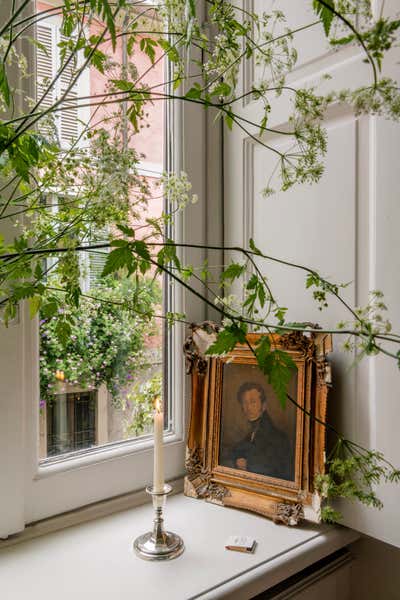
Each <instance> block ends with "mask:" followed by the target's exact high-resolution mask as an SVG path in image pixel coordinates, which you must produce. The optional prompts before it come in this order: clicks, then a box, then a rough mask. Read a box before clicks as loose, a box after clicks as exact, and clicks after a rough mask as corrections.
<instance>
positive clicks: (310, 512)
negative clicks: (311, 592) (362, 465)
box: [185, 321, 332, 525]
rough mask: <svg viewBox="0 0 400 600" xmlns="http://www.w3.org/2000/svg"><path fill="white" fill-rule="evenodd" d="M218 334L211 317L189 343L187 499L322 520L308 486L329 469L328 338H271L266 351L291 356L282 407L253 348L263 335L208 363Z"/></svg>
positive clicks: (287, 519) (286, 518) (290, 520)
mask: <svg viewBox="0 0 400 600" xmlns="http://www.w3.org/2000/svg"><path fill="white" fill-rule="evenodd" d="M216 330H217V327H214V328H213V327H212V324H210V322H208V321H207V322H205V324H204V325H199V326H196V325H194V326H193V333H192V335H191V336H190V337H189V338H188V339H187V341H186V343H185V352H186V357H187V360H188V364H189V366H190V372H191V379H192V397H191V413H190V423H189V430H188V437H187V457H186V473H187V474H186V477H185V494H186V495H187V496H190V497H192V498H202V499H204V500H206V501H207V502H213V503H216V504H220V505H223V506H230V507H237V508H240V509H244V510H250V511H254V512H257V513H259V514H261V515H263V516H266V517H269V518H271V519H273V520H274V521H275V522H277V523H285V524H287V525H295V524H297V523H299V522H300V521H301V520H302V519H308V520H310V521H316V522H318V520H319V518H320V516H319V515H320V510H319V505H320V504H319V503H320V499H319V497H318V495H317V494H316V491H315V489H314V480H315V476H316V475H317V474H320V473H324V469H325V447H326V431H325V428H324V427H323V426H322V425H321V422H322V421H324V419H325V417H326V405H327V394H328V388H329V387H330V385H331V372H330V365H329V362H328V360H327V355H328V354H329V353H330V352H331V350H332V339H331V336H330V335H329V334H325V333H323V332H321V333H316V334H313V335H309V336H306V335H303V334H301V333H299V332H290V333H288V334H286V335H278V334H275V333H274V334H270V340H271V348H274V349H279V350H280V351H281V352H286V353H288V355H289V356H290V357H291V359H292V362H293V364H294V365H295V368H293V370H292V374H291V378H290V381H289V384H288V386H287V390H286V393H287V396H288V399H287V401H286V403H285V406H282V404H281V403H280V401H279V399H278V397H277V395H276V393H275V392H274V389H273V387H272V385H271V383H270V382H269V381H268V378H267V377H266V376H265V375H264V373H263V372H262V371H261V369H260V367H259V366H258V364H257V358H256V356H255V353H254V352H253V348H254V347H256V345H257V343H259V340H260V336H261V334H255V333H250V334H248V335H247V343H246V344H237V345H236V346H235V348H234V349H233V350H231V351H230V352H229V353H227V354H225V355H223V356H212V357H208V356H207V354H206V350H207V347H208V346H209V345H210V344H212V343H213V340H214V339H215V335H216ZM272 351H274V350H272ZM311 415H315V417H316V419H311V418H310V416H311Z"/></svg>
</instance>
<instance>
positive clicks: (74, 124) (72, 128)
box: [60, 35, 79, 147]
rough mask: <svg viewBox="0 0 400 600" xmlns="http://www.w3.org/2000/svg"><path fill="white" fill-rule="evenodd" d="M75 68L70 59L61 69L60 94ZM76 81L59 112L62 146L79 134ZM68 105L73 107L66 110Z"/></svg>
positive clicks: (68, 84)
mask: <svg viewBox="0 0 400 600" xmlns="http://www.w3.org/2000/svg"><path fill="white" fill-rule="evenodd" d="M60 38H61V40H62V41H66V40H67V38H66V37H65V36H64V35H61V36H60ZM67 57H68V53H67ZM60 67H61V65H60ZM75 70H76V63H75V61H74V60H71V61H70V62H69V63H68V65H67V66H66V68H65V69H64V70H63V72H62V74H61V77H60V81H61V90H60V92H61V96H63V95H64V93H65V91H66V90H67V89H68V88H69V86H70V84H71V81H72V80H73V79H74V75H75ZM78 83H79V79H78V81H77V82H76V83H75V84H74V85H73V86H72V88H71V90H70V91H69V92H68V95H67V99H68V103H64V105H63V106H64V110H63V111H62V112H61V113H60V139H61V145H62V146H63V147H68V146H70V145H71V144H72V143H73V142H74V141H75V140H76V139H77V137H78V135H79V120H78V119H79V115H78V108H77V105H76V101H77V98H78ZM69 105H72V107H73V108H69V109H68V110H66V107H67V106H69Z"/></svg>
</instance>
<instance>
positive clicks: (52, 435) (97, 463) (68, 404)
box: [0, 1, 206, 537]
mask: <svg viewBox="0 0 400 600" xmlns="http://www.w3.org/2000/svg"><path fill="white" fill-rule="evenodd" d="M11 5H12V3H11V2H9V3H8V1H7V2H5V3H1V7H0V12H1V14H2V17H3V16H4V17H5V18H6V17H7V14H9V9H10V7H11ZM44 6H45V5H44V4H40V7H39V8H40V10H44ZM47 24H50V25H51V27H48V31H47V30H46V31H45V30H44V29H41V30H39V29H38V35H39V36H42V37H41V38H40V39H41V41H40V44H41V47H40V46H39V48H36V49H33V46H32V45H29V47H28V49H26V48H25V49H24V51H25V53H26V56H27V59H28V64H29V65H30V66H31V67H32V65H33V66H34V65H35V60H34V55H35V53H37V56H38V71H40V69H41V70H42V74H43V76H42V75H40V76H39V72H38V73H37V78H38V86H40V85H42V84H43V82H44V80H45V75H46V69H47V70H48V73H49V76H50V70H51V69H53V70H52V73H54V72H55V71H54V69H56V65H55V63H54V60H52V61H51V64H50V61H49V60H48V56H46V52H45V51H44V48H46V49H47V50H46V51H47V53H48V54H49V53H50V48H51V49H54V45H55V44H56V41H55V40H56V37H57V35H58V34H57V33H56V27H57V26H56V25H55V24H53V23H52V22H50V21H46V20H43V21H41V22H40V24H38V27H39V25H40V26H41V27H45V25H47ZM41 48H42V50H43V52H42V50H41ZM51 51H52V50H51ZM32 68H33V67H32ZM16 76H19V74H17V73H16ZM88 80H89V86H90V85H91V84H92V83H93V82H91V81H90V78H89V77H86V83H85V85H86V84H87V83H88ZM62 85H65V81H64V82H63V81H60V82H59V86H60V87H59V89H56V88H55V89H54V90H52V93H53V94H54V97H56V94H59V93H62ZM24 86H25V88H27V93H29V94H30V96H31V97H33V95H34V94H35V93H36V92H35V90H33V89H32V87H30V86H31V80H20V88H21V89H22V88H24ZM89 89H91V91H92V92H93V87H92V88H90V87H89ZM38 92H39V90H38ZM72 92H73V93H74V94H76V97H80V96H81V94H82V95H85V93H86V92H85V91H84V90H83V91H82V90H79V89H76V90H72ZM72 92H71V93H72ZM21 101H22V100H21ZM72 110H73V109H72V108H71V111H70V114H72ZM157 111H158V112H157ZM157 111H155V112H154V113H153V117H154V122H157V123H159V125H160V127H162V128H163V131H164V135H165V136H166V137H165V140H166V143H165V145H164V150H163V149H162V148H161V145H160V144H158V145H154V144H152V142H151V137H150V136H149V135H148V134H149V131H148V130H146V131H145V132H143V135H141V136H138V137H137V151H138V152H139V153H146V152H145V150H146V148H152V147H154V150H155V153H154V155H153V156H151V154H150V153H147V154H148V157H147V159H143V158H141V162H140V164H139V165H138V172H139V175H140V176H146V177H147V178H148V179H149V181H150V182H151V184H153V182H155V180H156V179H157V177H158V176H159V174H160V172H161V171H162V170H163V168H164V166H166V167H167V168H169V169H172V168H173V169H174V170H177V171H179V170H181V169H184V170H185V171H186V172H187V173H188V177H189V179H190V180H191V181H192V183H193V188H194V191H195V192H196V193H198V194H199V195H202V196H203V197H205V194H204V190H205V186H204V181H205V179H204V177H205V168H204V153H203V150H204V147H203V143H204V135H205V115H204V113H203V111H202V110H199V109H198V108H197V107H195V106H190V107H187V108H186V107H181V106H177V105H176V104H175V103H172V102H171V103H169V105H168V107H166V108H165V109H164V113H163V112H162V111H161V112H160V110H159V109H157ZM100 116H101V115H100ZM150 116H151V115H150ZM75 117H76V114H75ZM75 117H74V119H75ZM98 117H99V111H97V112H96V113H95V111H94V110H93V112H89V114H87V117H86V120H85V119H83V118H81V114H79V115H78V125H76V120H74V119H72V118H70V119H69V121H68V122H67V121H66V122H65V123H63V122H62V121H60V120H58V121H57V120H56V121H55V126H56V133H57V135H58V136H59V138H60V139H61V141H62V143H63V145H64V148H67V147H68V144H70V143H71V141H72V143H74V140H75V138H76V135H77V132H78V137H79V135H80V132H81V123H80V121H82V122H83V124H84V123H85V122H88V121H89V120H91V119H93V121H94V120H95V119H96V118H98ZM193 139H196V145H193V143H192V140H193ZM80 150H82V151H84V150H85V144H82V147H81V148H80ZM61 187H62V186H61ZM104 189H105V190H106V191H107V190H109V189H110V187H106V186H105V188H104ZM51 191H52V192H54V193H60V194H64V192H65V189H56V190H51ZM69 192H70V193H71V192H73V190H69ZM158 203H159V204H158V206H159V207H160V206H161V199H159V200H158ZM176 227H177V230H178V233H179V236H180V239H182V240H184V239H191V240H192V241H193V242H202V241H204V231H205V206H204V205H200V203H199V204H198V205H195V206H193V209H192V211H191V216H190V219H188V220H186V221H183V220H182V221H178V222H177V223H176ZM3 232H4V234H5V235H6V237H7V235H10V236H11V239H12V236H13V234H14V229H13V227H10V230H9V231H7V229H6V227H5V226H4V225H2V233H3ZM95 235H99V236H100V235H101V232H99V231H97V232H95ZM87 240H89V237H88V238H87ZM184 258H185V260H186V261H187V262H188V263H190V262H192V261H193V262H194V261H195V260H196V261H198V260H199V257H195V258H194V257H192V256H191V255H190V252H189V251H188V252H186V253H185V257H184ZM86 260H87V259H86ZM102 260H103V256H102V255H101V253H97V254H95V253H91V254H90V255H89V260H88V269H87V271H88V281H87V285H88V286H90V287H94V286H95V280H96V269H100V268H101V264H100V263H101V261H102ZM200 260H201V257H200ZM163 295H164V298H166V299H167V301H168V302H169V303H170V304H169V306H173V307H174V310H177V311H185V313H186V315H187V317H188V319H190V320H202V319H204V318H205V316H206V315H205V314H204V307H203V305H202V303H200V302H197V301H196V300H193V299H192V298H186V296H185V295H184V294H183V293H182V290H179V289H178V288H176V287H175V286H173V285H168V286H165V287H164V289H163ZM162 327H163V335H164V336H165V337H164V340H165V341H166V339H167V338H168V353H166V351H165V349H166V344H165V342H164V343H163V352H164V356H163V373H164V374H166V377H167V378H168V408H169V413H168V419H167V422H166V434H165V443H166V461H165V462H166V477H167V478H169V479H171V478H173V477H177V476H180V475H181V474H182V473H183V470H184V440H183V437H184V413H185V410H184V399H185V397H187V396H188V394H187V390H186V380H185V376H184V361H183V356H182V352H181V348H182V343H183V338H184V329H183V327H177V328H175V329H174V331H173V332H171V331H169V330H168V329H167V328H166V327H164V325H163V326H162ZM0 328H1V331H0V334H1V339H2V343H1V345H0V359H1V361H0V364H1V374H0V375H1V377H0V381H1V395H0V413H1V415H2V418H0V471H1V475H2V511H1V515H0V537H2V536H7V535H9V534H10V533H15V532H17V531H20V530H22V529H23V527H24V525H25V524H26V523H30V522H34V521H37V520H39V519H42V518H45V517H49V516H51V515H55V514H59V513H61V512H65V511H68V510H72V509H75V508H77V507H80V506H84V505H87V504H90V503H93V502H96V501H99V500H103V499H105V498H110V497H113V496H118V495H120V494H125V493H127V492H132V491H135V490H139V489H143V487H144V486H145V485H146V484H148V483H149V482H150V481H151V477H152V437H151V435H148V434H147V435H146V434H145V435H140V436H139V437H138V436H137V432H135V431H134V430H133V431H132V435H131V437H129V438H127V439H125V440H124V441H122V442H121V440H120V439H119V440H118V441H115V442H110V441H109V440H108V441H107V440H106V439H105V438H106V431H105V425H104V423H105V419H104V411H105V410H106V408H105V407H106V406H108V404H107V402H106V401H105V399H104V396H102V393H103V390H102V389H101V386H100V387H98V388H97V387H96V389H93V390H90V389H88V388H86V389H83V388H82V389H79V388H78V389H77V388H74V389H69V388H67V387H66V388H63V389H61V386H60V384H58V385H59V387H60V389H59V390H57V393H55V394H54V396H55V397H54V402H53V403H52V404H51V406H50V405H49V409H48V412H47V413H46V419H45V420H44V419H43V417H42V416H41V415H40V411H39V408H38V407H39V400H40V395H39V389H40V377H39V369H38V359H39V348H40V340H39V323H38V320H35V319H34V320H31V319H30V317H29V310H28V307H27V306H24V305H21V308H20V313H19V318H18V319H16V320H15V322H14V323H13V324H11V325H10V326H9V327H8V328H5V327H4V326H3V325H0ZM56 371H57V369H55V372H56ZM59 371H62V369H59ZM59 381H61V384H62V385H64V384H63V382H62V375H61V379H60V380H59ZM64 381H65V380H64ZM42 413H43V411H42ZM4 415H5V416H6V417H5V418H3V416H4ZM102 415H103V416H102ZM107 418H108V415H107ZM93 442H94V443H95V444H96V446H93ZM104 442H106V443H104ZM56 453H57V454H56ZM45 454H46V455H47V456H46V458H45V459H44V462H43V460H42V463H41V459H43V458H44V455H45ZM49 454H51V455H52V456H51V457H50V456H49ZM67 456H68V459H66V457H67Z"/></svg>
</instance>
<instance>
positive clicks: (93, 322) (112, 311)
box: [40, 279, 161, 399]
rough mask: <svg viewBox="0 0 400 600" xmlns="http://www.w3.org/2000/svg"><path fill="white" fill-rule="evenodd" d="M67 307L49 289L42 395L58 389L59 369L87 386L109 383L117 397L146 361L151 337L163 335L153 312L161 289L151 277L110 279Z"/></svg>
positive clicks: (45, 307)
mask: <svg viewBox="0 0 400 600" xmlns="http://www.w3.org/2000/svg"><path fill="white" fill-rule="evenodd" d="M89 296H90V297H85V298H82V299H81V302H80V305H79V307H78V308H72V307H70V308H69V307H67V306H65V303H64V302H63V295H62V294H61V293H59V292H52V293H50V292H48V293H46V294H45V296H44V297H43V298H42V309H41V312H40V316H41V325H40V355H41V358H40V361H41V369H40V388H41V398H42V399H49V398H51V395H52V394H53V393H54V392H55V390H56V389H57V385H58V384H57V379H56V372H57V371H62V372H63V373H64V377H65V381H66V382H67V383H70V384H73V385H77V386H79V387H81V388H84V389H92V388H93V389H94V388H98V387H99V386H100V385H101V384H103V383H104V384H105V385H106V386H107V389H108V391H109V392H110V393H111V394H112V395H113V397H114V398H117V397H118V394H119V391H120V389H121V387H123V386H125V385H126V384H127V383H128V382H129V380H132V379H134V378H135V377H136V376H137V375H138V373H140V372H141V371H142V370H143V367H144V365H145V363H146V360H147V359H146V344H145V340H146V337H148V336H152V335H159V331H158V329H157V326H156V324H155V321H154V318H153V315H154V309H155V308H156V306H157V305H158V304H159V303H160V302H161V291H160V287H159V285H158V284H157V282H155V281H150V280H144V279H141V280H136V279H135V280H131V279H125V280H121V281H118V280H113V279H108V281H106V282H105V283H104V284H102V285H101V286H100V287H97V288H96V289H95V290H92V293H91V294H89Z"/></svg>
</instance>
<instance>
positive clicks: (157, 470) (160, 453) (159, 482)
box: [153, 398, 164, 492]
mask: <svg viewBox="0 0 400 600" xmlns="http://www.w3.org/2000/svg"><path fill="white" fill-rule="evenodd" d="M163 433H164V413H163V411H162V410H161V402H160V399H159V398H157V400H156V403H155V412H154V472H153V486H154V491H155V492H162V491H163V490H164V444H163Z"/></svg>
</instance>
